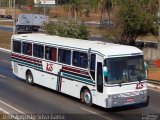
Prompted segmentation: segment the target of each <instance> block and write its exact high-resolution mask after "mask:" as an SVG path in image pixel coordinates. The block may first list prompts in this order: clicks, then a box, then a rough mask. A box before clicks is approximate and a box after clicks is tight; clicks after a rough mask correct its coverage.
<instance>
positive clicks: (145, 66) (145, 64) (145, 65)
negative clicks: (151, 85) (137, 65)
mask: <svg viewBox="0 0 160 120" xmlns="http://www.w3.org/2000/svg"><path fill="white" fill-rule="evenodd" d="M147 69H148V66H147V63H146V62H144V70H145V74H146V78H147V77H148V71H147Z"/></svg>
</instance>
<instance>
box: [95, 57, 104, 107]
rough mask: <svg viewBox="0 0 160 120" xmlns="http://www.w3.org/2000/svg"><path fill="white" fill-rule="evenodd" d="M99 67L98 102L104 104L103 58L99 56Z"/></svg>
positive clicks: (97, 76)
mask: <svg viewBox="0 0 160 120" xmlns="http://www.w3.org/2000/svg"><path fill="white" fill-rule="evenodd" d="M96 64H97V65H96V66H97V69H96V88H97V104H98V105H102V106H103V105H104V103H103V101H104V99H105V94H103V93H104V91H103V89H104V85H103V84H104V81H103V58H101V57H98V56H97V63H96Z"/></svg>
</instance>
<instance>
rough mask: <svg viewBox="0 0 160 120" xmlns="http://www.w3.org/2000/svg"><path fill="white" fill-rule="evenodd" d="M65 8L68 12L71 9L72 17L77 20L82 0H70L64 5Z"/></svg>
mask: <svg viewBox="0 0 160 120" xmlns="http://www.w3.org/2000/svg"><path fill="white" fill-rule="evenodd" d="M64 9H65V10H66V11H67V12H69V11H71V15H72V17H73V18H74V19H75V20H77V14H78V11H80V9H81V0H68V2H67V4H66V5H65V6H64Z"/></svg>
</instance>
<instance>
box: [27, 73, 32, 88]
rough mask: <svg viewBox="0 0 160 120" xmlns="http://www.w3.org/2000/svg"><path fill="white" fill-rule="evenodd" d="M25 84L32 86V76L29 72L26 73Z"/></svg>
mask: <svg viewBox="0 0 160 120" xmlns="http://www.w3.org/2000/svg"><path fill="white" fill-rule="evenodd" d="M26 82H27V83H28V84H29V85H33V75H32V73H31V72H30V71H28V72H27V74H26Z"/></svg>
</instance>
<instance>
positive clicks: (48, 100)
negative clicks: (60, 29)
mask: <svg viewBox="0 0 160 120" xmlns="http://www.w3.org/2000/svg"><path fill="white" fill-rule="evenodd" d="M10 61H11V59H10V53H6V52H3V51H0V109H3V110H5V111H8V112H9V113H11V114H15V113H18V114H34V115H48V114H49V115H50V114H53V115H55V114H56V115H57V114H58V115H64V116H61V117H62V118H65V119H74V120H75V119H76V120H141V119H142V118H144V117H156V119H155V120H159V119H160V114H159V113H160V103H159V100H160V92H157V91H153V90H148V93H149V96H150V104H149V106H147V107H144V106H142V105H134V106H128V107H121V108H115V109H108V110H107V109H104V108H101V107H97V106H95V105H94V106H92V107H88V106H86V105H84V104H82V103H81V102H80V101H79V100H78V99H75V98H73V97H70V96H67V95H64V94H60V93H57V92H55V91H53V90H49V89H46V88H44V87H41V86H38V85H34V86H29V85H28V84H26V82H25V81H23V80H21V79H19V78H17V77H15V76H14V75H13V74H12V69H11V64H10ZM158 114H159V116H158ZM157 118H158V119H157ZM50 119H51V118H50Z"/></svg>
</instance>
